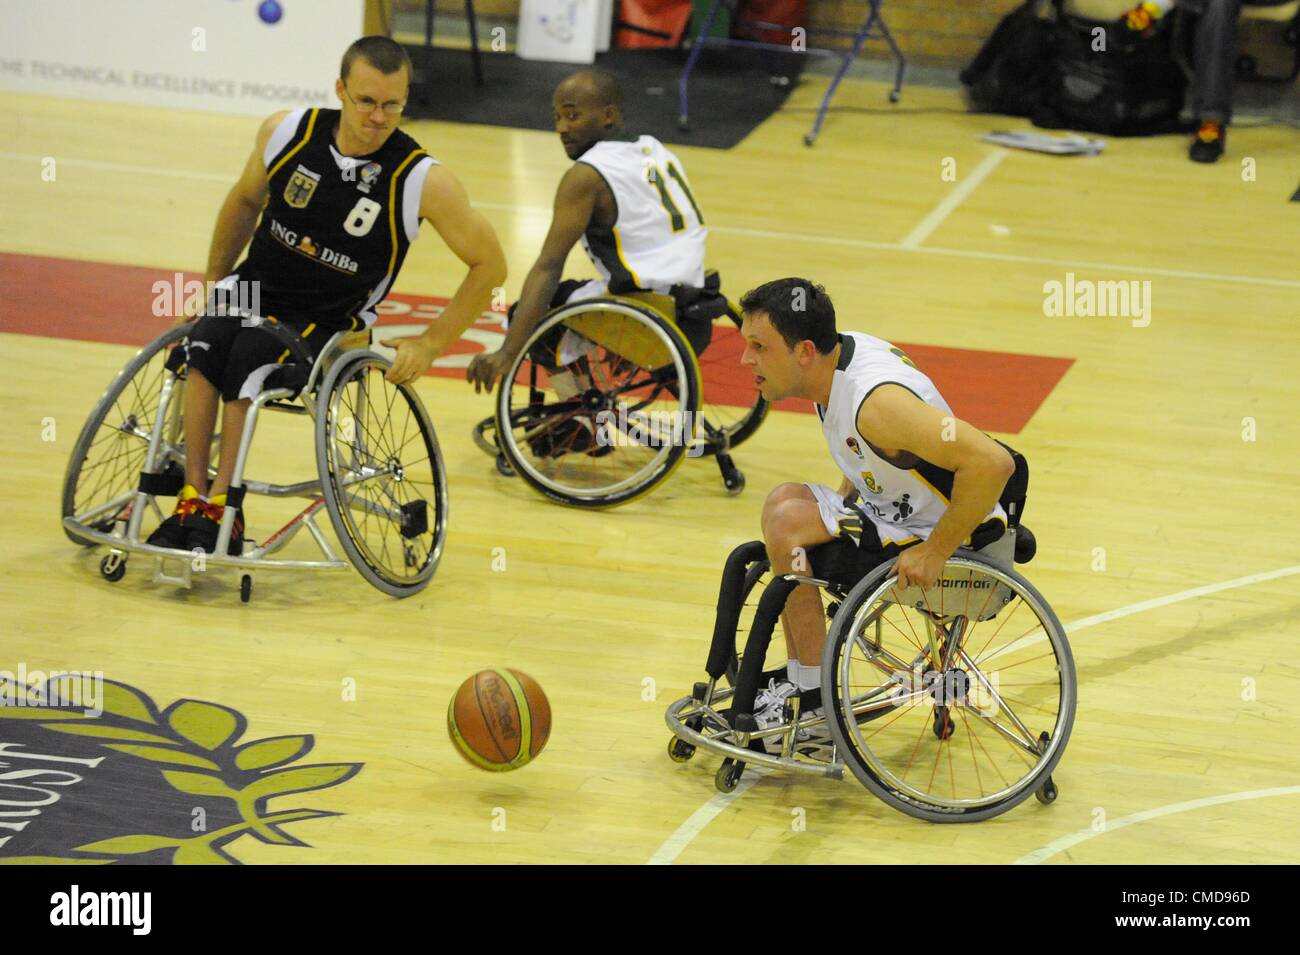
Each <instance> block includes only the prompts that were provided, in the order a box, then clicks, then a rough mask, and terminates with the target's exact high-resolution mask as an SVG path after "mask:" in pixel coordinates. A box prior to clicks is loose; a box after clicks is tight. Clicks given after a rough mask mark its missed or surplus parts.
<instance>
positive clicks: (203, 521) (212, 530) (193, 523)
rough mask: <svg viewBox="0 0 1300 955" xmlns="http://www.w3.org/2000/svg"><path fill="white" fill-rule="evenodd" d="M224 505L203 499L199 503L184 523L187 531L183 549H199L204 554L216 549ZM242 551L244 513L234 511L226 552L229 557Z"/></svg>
mask: <svg viewBox="0 0 1300 955" xmlns="http://www.w3.org/2000/svg"><path fill="white" fill-rule="evenodd" d="M225 511H226V509H225V507H224V506H222V505H221V504H213V503H211V502H210V501H203V502H201V503H200V505H199V509H198V513H197V514H196V515H195V516H194V517H193V518H191V519H190V521H189V522H188V523H187V524H186V527H187V528H188V529H189V533H188V534H187V536H186V538H185V549H186V550H189V551H195V550H201V551H203V552H204V553H206V554H211V553H213V552H214V551H216V549H217V534H219V533H220V531H221V518H222V515H223V514H225ZM243 551H244V515H243V512H242V511H239V510H236V511H235V526H234V527H232V528H231V529H230V546H229V547H228V548H227V550H226V552H227V553H228V554H230V556H231V557H238V556H239V555H240V554H241V553H243Z"/></svg>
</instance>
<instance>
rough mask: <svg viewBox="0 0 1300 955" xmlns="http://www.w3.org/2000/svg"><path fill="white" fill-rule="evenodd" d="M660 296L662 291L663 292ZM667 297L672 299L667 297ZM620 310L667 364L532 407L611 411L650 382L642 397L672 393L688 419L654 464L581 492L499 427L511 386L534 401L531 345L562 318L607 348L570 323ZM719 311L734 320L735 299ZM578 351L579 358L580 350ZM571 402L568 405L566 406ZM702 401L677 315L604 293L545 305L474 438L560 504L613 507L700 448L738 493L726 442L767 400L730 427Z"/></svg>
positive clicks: (741, 483)
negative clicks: (715, 419) (615, 386)
mask: <svg viewBox="0 0 1300 955" xmlns="http://www.w3.org/2000/svg"><path fill="white" fill-rule="evenodd" d="M661 297H662V298H665V299H668V296H661ZM668 300H669V301H670V302H671V299H668ZM619 315H621V316H622V318H623V319H624V320H625V321H627V322H632V323H637V324H639V325H640V326H641V329H640V331H641V334H642V335H644V336H649V337H652V338H656V339H657V340H658V342H659V343H661V344H664V347H665V348H666V350H667V352H668V353H669V354H670V355H671V361H672V365H664V366H662V367H659V368H655V369H650V368H645V367H643V371H644V372H645V375H646V376H647V377H646V380H644V381H641V382H637V383H635V385H625V386H623V387H622V389H620V390H618V391H613V392H610V393H609V394H604V393H601V391H600V389H598V388H595V387H594V386H593V387H592V388H589V389H588V390H587V392H585V393H583V394H581V395H579V396H576V397H575V398H574V399H570V401H569V402H556V403H551V404H549V405H548V404H545V403H542V404H540V405H539V406H538V407H539V408H541V409H543V411H542V413H543V414H544V415H549V416H555V417H558V416H561V415H564V414H565V413H571V412H572V411H575V410H576V411H581V412H585V413H588V414H592V415H598V414H600V413H601V412H609V413H611V415H612V414H613V413H614V411H613V408H612V405H610V403H611V401H612V400H613V398H614V397H615V396H616V395H617V394H621V393H625V392H629V391H632V390H635V389H636V388H652V389H653V392H652V394H651V396H650V399H648V400H647V401H645V402H643V404H646V403H649V401H652V400H653V399H654V398H655V397H656V396H658V395H660V394H661V393H665V392H666V393H668V394H671V395H672V396H673V397H674V398H675V399H676V400H677V401H678V402H679V403H680V404H681V405H682V406H683V409H682V411H681V413H682V414H683V415H685V416H688V417H687V418H686V420H687V421H688V422H689V423H690V428H691V432H692V433H691V434H690V435H685V436H683V435H674V441H673V443H672V447H671V448H670V451H669V452H668V453H667V454H666V455H664V460H663V461H662V462H659V463H658V464H657V465H656V466H655V467H650V466H647V467H646V468H643V469H642V471H645V472H647V473H645V474H642V473H641V471H638V472H637V473H636V474H633V475H632V476H630V477H628V478H625V479H623V480H622V481H620V482H617V483H616V484H613V485H611V486H610V487H608V488H602V489H600V490H599V491H593V492H584V491H581V490H576V489H571V488H564V487H562V486H561V485H560V484H559V482H557V481H552V480H549V479H548V478H547V476H546V475H545V474H543V473H542V471H541V470H540V469H539V468H537V467H535V466H533V464H532V463H531V462H530V461H529V460H527V458H526V457H525V456H524V455H523V454H522V453H521V452H520V450H519V449H518V448H516V447H515V446H514V445H515V440H514V438H513V435H512V438H511V439H508V440H506V441H504V442H503V440H502V438H501V435H502V434H503V433H504V431H505V430H506V428H505V425H506V423H507V422H509V423H510V424H511V426H512V427H514V426H516V425H517V424H518V423H519V421H520V420H522V418H521V413H522V412H521V411H520V409H514V408H512V407H511V394H512V389H514V388H518V387H526V388H528V389H529V393H530V396H532V399H533V400H534V401H536V400H537V399H538V396H540V395H541V394H542V392H541V391H540V390H539V386H538V382H537V376H538V366H537V364H536V363H535V362H533V361H532V359H531V358H530V352H531V351H532V350H533V349H534V348H535V347H536V346H537V344H538V343H539V342H540V341H541V340H542V339H543V338H544V336H546V335H547V334H548V333H550V332H552V330H553V329H554V328H555V327H556V326H557V325H564V326H565V327H566V329H568V330H569V331H571V332H573V333H575V334H579V335H583V337H587V339H588V341H589V342H592V344H593V345H594V347H597V348H599V347H606V348H607V350H608V351H610V352H611V353H613V352H614V351H615V349H609V348H608V346H607V345H606V344H605V343H602V342H600V341H593V339H591V338H590V337H588V336H587V335H586V333H584V332H583V331H579V330H576V329H575V328H574V327H573V326H574V325H575V324H578V323H580V322H583V321H584V320H586V321H591V320H595V321H597V322H599V321H600V320H601V319H607V318H610V317H613V316H619ZM726 317H728V318H729V319H730V321H731V322H732V323H733V324H735V325H736V326H737V327H739V317H738V314H737V313H735V310H734V307H733V308H731V309H730V310H729V312H728V315H727V316H726ZM583 357H584V358H585V356H583ZM573 364H575V363H574V362H570V363H566V367H567V366H568V365H573ZM636 364H638V365H643V363H641V362H636ZM525 367H527V368H528V372H527V381H520V380H519V379H520V376H521V373H522V372H523V369H524V368H525ZM670 367H675V373H674V374H672V375H665V374H661V372H663V370H664V369H666V368H670ZM570 404H571V405H572V407H569V405H570ZM703 404H704V401H703V382H702V376H701V372H700V366H699V362H698V358H697V356H696V354H695V351H694V349H693V347H692V346H691V344H690V342H689V341H688V340H687V338H686V336H685V334H684V333H683V332H682V330H681V329H680V328H679V327H678V325H677V323H676V321H675V320H674V319H672V318H670V317H668V316H667V315H665V314H664V312H663V310H662V309H661V308H659V307H658V306H657V305H656V304H655V303H654V302H647V301H642V300H640V299H638V298H636V297H628V296H619V295H606V296H600V297H598V298H592V299H582V300H579V301H574V302H567V303H565V304H563V305H559V306H556V307H554V308H552V309H550V310H549V311H548V312H547V313H546V315H545V316H543V318H542V321H541V322H540V323H539V324H538V327H537V328H536V329H535V330H534V331H533V333H532V334H531V335H530V336H529V338H528V341H527V343H526V344H525V346H524V348H522V349H521V350H520V353H519V355H518V357H516V359H515V361H514V362H512V363H511V366H510V367H509V369H508V370H507V371H506V373H505V374H504V375H503V376H502V379H501V383H500V385H499V386H498V389H497V394H496V405H497V408H496V413H495V415H494V416H493V417H492V418H488V419H484V420H483V421H481V422H479V424H478V425H477V426H476V427H475V429H474V441H475V443H476V444H477V445H478V446H479V447H480V448H481V449H482V450H483V451H485V452H486V453H488V454H491V455H494V456H495V457H496V463H497V470H498V471H499V472H500V473H501V474H503V475H505V476H508V477H513V476H516V475H520V476H522V477H523V478H524V480H525V481H526V482H527V483H528V484H530V485H531V486H532V487H533V488H534V489H536V490H537V491H539V492H540V493H542V494H543V495H545V496H546V497H548V498H550V499H552V500H554V501H556V502H558V503H561V504H568V505H571V506H576V507H592V508H609V507H617V506H619V505H621V504H625V503H628V502H630V501H633V500H636V499H637V498H639V497H641V496H643V495H645V494H648V493H649V492H650V491H652V490H654V488H656V487H658V485H659V484H661V483H662V482H663V481H665V480H667V479H668V477H669V476H671V474H672V473H673V471H675V470H676V469H677V467H678V466H679V465H680V464H681V461H682V459H683V458H684V457H698V456H703V455H710V456H712V457H713V458H714V459H715V461H716V462H717V465H718V469H719V471H720V472H721V476H722V481H723V486H724V488H725V489H726V491H727V493H728V494H732V495H735V494H739V493H741V492H742V491H743V490H744V488H745V476H744V474H743V473H742V472H741V471H740V470H739V468H737V467H736V465H735V462H734V461H733V460H732V458H731V453H730V452H731V449H732V448H733V447H735V446H737V445H739V444H740V443H741V442H743V441H745V440H747V439H748V438H749V437H750V436H751V435H753V433H754V432H755V431H756V430H757V429H758V427H759V425H761V424H762V421H763V419H764V417H766V414H767V408H768V406H767V402H766V400H765V399H763V398H762V396H761V395H760V396H758V397H757V400H756V401H755V403H754V404H753V405H752V406H750V407H749V409H748V410H747V411H746V413H745V414H744V415H743V416H742V417H741V418H740V420H739V421H738V422H737V423H736V426H735V427H734V428H732V427H731V426H728V425H726V424H724V425H723V426H722V427H716V426H714V424H713V423H711V422H710V421H709V420H708V418H707V417H706V415H705V413H704V411H703V410H702V406H703ZM607 406H608V407H607ZM638 407H639V406H638ZM633 410H634V411H635V410H636V409H633ZM570 416H571V414H570ZM489 430H491V431H493V434H492V435H491V437H490V438H489V436H488V435H487V432H488V431H489ZM619 430H620V432H622V435H621V436H622V437H624V438H626V439H627V442H628V443H629V444H631V443H638V442H639V443H640V444H641V445H642V446H644V447H659V446H660V439H659V438H658V437H657V434H656V435H640V436H633V434H632V432H633V431H637V430H638V429H636V428H633V429H631V430H625V429H624V426H623V425H621V424H620V425H619ZM649 430H651V429H647V431H649ZM679 445H680V446H679ZM577 453H582V452H577Z"/></svg>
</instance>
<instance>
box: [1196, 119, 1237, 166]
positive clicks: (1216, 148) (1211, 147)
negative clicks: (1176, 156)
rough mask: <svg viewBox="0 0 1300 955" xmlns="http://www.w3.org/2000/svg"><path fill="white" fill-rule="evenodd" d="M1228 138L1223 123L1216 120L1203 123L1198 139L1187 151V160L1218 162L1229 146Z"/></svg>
mask: <svg viewBox="0 0 1300 955" xmlns="http://www.w3.org/2000/svg"><path fill="white" fill-rule="evenodd" d="M1227 137H1228V133H1227V130H1225V129H1224V128H1223V124H1222V123H1220V122H1217V121H1215V120H1209V121H1207V122H1204V123H1201V128H1200V129H1198V130H1197V131H1196V138H1195V139H1193V140H1192V145H1191V148H1190V149H1189V150H1188V151H1187V158H1188V159H1190V160H1191V161H1192V162H1218V160H1219V157H1220V156H1222V155H1223V148H1224V146H1225V145H1226V144H1227Z"/></svg>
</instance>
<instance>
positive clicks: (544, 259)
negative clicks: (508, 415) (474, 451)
mask: <svg viewBox="0 0 1300 955" xmlns="http://www.w3.org/2000/svg"><path fill="white" fill-rule="evenodd" d="M552 105H553V108H554V117H555V131H556V132H557V133H559V135H560V142H561V143H562V144H563V146H564V151H565V153H566V154H567V155H568V156H569V158H570V159H573V160H575V162H574V164H573V166H572V167H570V169H569V171H568V172H566V173H565V174H564V178H563V179H561V180H560V185H559V188H558V189H557V190H556V193H555V210H554V213H553V214H552V218H551V228H550V231H549V232H548V233H547V235H546V241H545V242H544V243H543V245H542V251H541V253H540V254H539V255H538V257H537V261H536V262H535V263H534V264H533V267H532V269H531V270H530V271H529V273H528V277H527V278H526V279H525V280H524V287H523V291H522V293H521V295H520V298H519V301H518V303H516V305H515V306H514V307H513V308H512V309H511V314H510V328H509V332H508V334H507V335H506V339H505V342H504V343H503V344H502V346H501V348H500V349H499V350H497V351H495V352H492V353H486V354H482V355H477V356H475V358H474V360H473V361H472V362H471V363H470V366H469V370H468V374H467V377H468V379H469V380H470V381H471V382H473V383H474V390H475V391H479V390H480V389H486V390H491V388H492V387H493V385H494V384H495V383H496V380H497V378H499V377H500V376H501V374H502V373H503V372H504V371H505V369H506V368H508V367H509V365H510V363H511V362H512V361H514V359H515V357H516V356H517V355H518V354H519V352H520V350H521V349H522V348H523V346H524V343H525V342H526V341H527V340H528V338H529V336H530V335H531V334H532V333H533V330H534V329H535V328H536V327H537V326H538V324H539V323H540V322H541V319H542V317H543V316H544V315H545V314H546V312H547V311H548V310H549V309H551V308H554V307H556V306H558V305H562V304H564V303H565V302H570V301H579V300H582V299H588V298H596V297H598V296H601V295H605V294H615V295H619V294H626V293H635V292H657V293H659V294H662V295H668V294H671V290H672V288H673V286H676V285H683V286H693V287H700V286H702V285H703V284H704V240H705V237H706V236H707V234H708V230H706V229H705V228H704V221H703V217H702V216H701V214H700V209H699V205H698V204H697V203H696V201H695V197H694V195H693V194H692V193H691V189H690V184H689V181H688V180H687V178H686V173H685V171H684V169H683V167H682V163H681V160H679V159H678V158H677V157H676V156H675V155H673V153H672V152H670V151H669V150H668V149H666V148H665V147H664V145H663V144H662V143H661V142H659V141H658V140H657V139H655V138H654V137H652V136H633V135H631V134H630V133H628V132H627V131H626V130H625V129H624V127H623V110H622V105H621V94H620V92H619V88H618V83H617V81H616V80H615V79H614V78H613V77H612V76H610V75H609V74H608V73H605V72H603V71H600V70H582V71H581V72H578V73H575V74H573V75H572V76H570V77H568V78H567V79H565V80H564V81H563V82H562V83H560V85H559V86H558V87H556V90H555V96H554V98H553V102H552ZM579 241H581V243H582V246H583V248H584V249H585V250H586V252H587V255H588V256H589V257H590V258H591V261H592V264H593V265H594V266H595V267H596V271H597V272H598V273H599V274H600V278H598V279H593V280H591V281H578V280H569V281H565V282H561V281H560V277H561V274H562V272H563V269H564V262H565V259H566V258H567V257H568V255H569V251H570V250H571V249H572V248H573V246H574V245H575V243H577V242H579ZM563 334H564V333H563V330H560V329H557V334H556V335H555V336H554V339H555V340H554V341H548V342H547V343H545V349H546V350H547V351H548V354H534V356H533V357H534V359H535V360H538V361H540V362H541V363H542V364H543V365H546V366H549V367H556V366H559V365H561V364H563V363H564V362H563V361H561V360H559V359H558V358H557V352H558V353H559V354H561V355H562V354H564V353H565V346H564V345H563V344H562V342H561V337H562V336H563ZM570 334H572V333H570ZM689 337H690V336H689V333H688V338H689ZM692 344H696V343H695V342H692ZM698 347H699V346H698V345H697V348H698ZM557 387H558V385H557ZM578 390H580V389H579V388H578V387H574V388H573V391H574V393H575V394H576V393H577V391H578ZM570 425H571V427H574V428H577V427H580V426H581V422H579V421H574V422H571V423H570ZM581 437H583V438H585V439H586V440H585V441H582V442H579V443H577V444H576V445H575V443H574V442H573V441H572V440H567V441H558V440H557V441H556V448H557V451H559V450H560V449H566V450H586V451H588V453H592V454H597V453H600V451H602V450H607V449H604V448H600V447H598V445H597V443H596V442H595V440H594V437H592V435H591V432H590V430H588V431H587V433H586V434H585V435H582V436H581Z"/></svg>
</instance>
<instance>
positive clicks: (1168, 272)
mask: <svg viewBox="0 0 1300 955" xmlns="http://www.w3.org/2000/svg"><path fill="white" fill-rule="evenodd" d="M44 158H45V157H44V156H37V155H35V154H33V153H7V152H0V161H4V160H17V161H23V162H27V161H30V162H40V161H41V160H42V159H44ZM55 158H58V157H55ZM58 161H59V162H61V163H64V164H66V165H69V166H73V167H76V166H85V167H86V168H88V169H105V170H108V171H111V172H127V173H136V174H142V175H156V176H168V177H171V178H174V179H199V180H202V181H204V182H229V183H231V184H233V183H234V181H235V178H236V174H235V173H231V174H230V175H228V176H223V175H220V174H218V173H210V172H187V171H185V170H182V169H165V168H162V167H159V166H135V165H129V164H126V163H110V162H100V161H99V160H94V159H59V160H58ZM472 205H473V206H474V207H475V208H477V209H492V210H496V211H500V212H510V213H513V214H515V215H533V216H538V217H546V218H549V217H550V215H551V211H552V210H551V209H550V208H549V207H543V206H521V205H514V204H511V203H505V202H479V201H474V202H473V203H472ZM709 231H710V232H716V233H718V234H720V235H740V236H748V237H750V238H755V239H769V240H772V241H775V242H804V243H809V244H813V245H818V244H820V245H833V246H836V247H839V248H850V249H871V250H874V251H878V252H910V253H919V254H922V255H946V256H955V257H957V258H965V259H982V260H984V261H989V262H1014V263H1016V264H1020V265H1048V266H1053V267H1055V268H1060V269H1091V270H1093V271H1096V272H1106V273H1113V272H1121V273H1127V274H1130V275H1143V276H1150V275H1159V276H1163V277H1166V278H1175V279H1192V280H1195V281H1202V282H1227V283H1230V284H1234V285H1263V286H1267V287H1271V288H1297V289H1300V281H1296V280H1292V279H1275V278H1268V277H1266V276H1253V275H1226V274H1223V273H1219V272H1194V271H1184V270H1181V269H1158V268H1149V267H1146V266H1143V265H1137V264H1134V263H1133V262H1125V263H1116V262H1080V261H1077V260H1071V259H1047V258H1040V257H1037V256H1032V255H1010V254H1007V253H1003V252H983V251H979V250H975V249H943V248H938V247H934V246H911V247H908V246H904V245H902V244H900V243H897V242H873V241H871V240H870V239H847V238H837V237H835V236H833V235H811V234H808V233H802V232H777V231H774V230H771V229H745V228H740V227H738V226H721V225H711V226H709Z"/></svg>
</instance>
